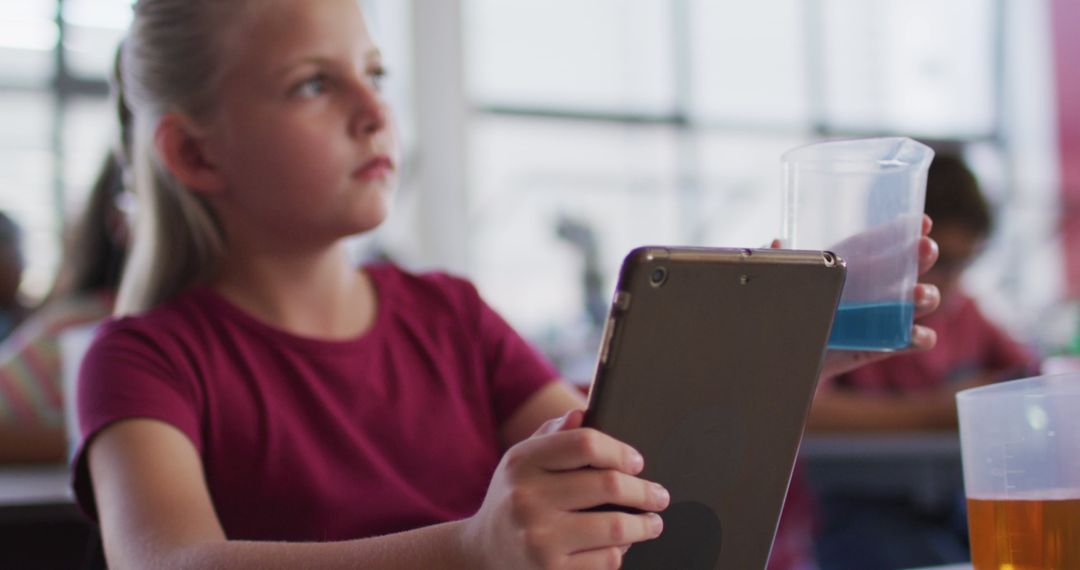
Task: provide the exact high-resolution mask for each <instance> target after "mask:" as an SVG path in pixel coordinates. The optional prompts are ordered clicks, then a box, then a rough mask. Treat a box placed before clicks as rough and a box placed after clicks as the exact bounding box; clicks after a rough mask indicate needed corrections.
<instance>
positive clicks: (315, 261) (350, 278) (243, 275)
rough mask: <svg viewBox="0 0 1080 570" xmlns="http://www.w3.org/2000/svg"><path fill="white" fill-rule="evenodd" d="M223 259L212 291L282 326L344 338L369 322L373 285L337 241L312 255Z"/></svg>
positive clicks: (372, 312) (364, 328) (362, 329)
mask: <svg viewBox="0 0 1080 570" xmlns="http://www.w3.org/2000/svg"><path fill="white" fill-rule="evenodd" d="M223 261H224V262H223V264H222V268H223V269H222V271H221V273H220V275H219V277H218V279H216V280H215V282H214V283H213V284H212V287H213V289H214V290H216V291H217V292H218V293H219V294H221V295H222V296H223V297H225V298H226V299H228V300H229V301H230V302H232V303H233V304H235V305H236V306H238V307H240V308H241V309H243V310H245V311H247V312H248V313H250V314H252V315H253V316H255V317H257V318H258V319H260V320H262V321H264V322H266V323H268V324H270V325H272V326H275V327H277V328H280V329H282V330H285V331H288V332H290V333H294V334H297V335H301V336H308V337H313V338H323V339H347V338H355V337H357V336H359V335H361V334H363V333H364V332H365V331H367V330H368V329H369V328H371V326H372V324H373V323H374V321H375V313H376V304H377V300H376V299H377V298H376V294H375V288H374V286H373V285H372V283H371V282H370V279H369V278H368V277H367V275H366V274H365V273H364V272H362V271H360V270H358V269H357V268H356V267H355V266H354V265H353V264H352V263H351V262H350V261H349V258H348V255H347V253H346V251H345V248H344V247H343V246H342V245H340V244H339V245H337V246H335V247H333V248H331V249H328V250H326V251H323V252H321V253H319V254H317V255H310V254H305V255H301V254H291V255H268V254H252V255H236V254H233V255H226V257H225V259H224V260H223Z"/></svg>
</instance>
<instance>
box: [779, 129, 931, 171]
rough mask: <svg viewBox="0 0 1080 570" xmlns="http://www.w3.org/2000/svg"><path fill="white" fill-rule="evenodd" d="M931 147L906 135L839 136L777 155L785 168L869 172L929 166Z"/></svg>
mask: <svg viewBox="0 0 1080 570" xmlns="http://www.w3.org/2000/svg"><path fill="white" fill-rule="evenodd" d="M933 158H934V150H933V149H932V148H930V147H928V146H926V145H925V144H923V143H921V142H919V141H916V140H914V139H911V138H909V137H870V138H866V137H862V138H838V139H829V140H825V141H818V142H812V143H808V144H804V145H801V146H797V147H795V148H793V149H790V150H788V151H786V152H785V153H784V154H783V155H781V157H780V161H781V162H782V163H783V164H784V166H785V167H790V166H793V165H794V166H797V167H798V168H799V169H803V170H809V169H819V168H826V167H828V168H830V169H835V168H836V167H837V166H839V165H844V166H847V167H849V168H850V167H851V166H854V165H858V166H859V167H861V168H864V169H867V170H868V171H879V170H882V169H884V168H889V167H893V168H908V169H918V168H922V167H925V166H927V165H929V163H930V161H931V160H933Z"/></svg>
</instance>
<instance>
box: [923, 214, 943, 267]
mask: <svg viewBox="0 0 1080 570" xmlns="http://www.w3.org/2000/svg"><path fill="white" fill-rule="evenodd" d="M927 219H929V218H927ZM937 259H938V244H937V242H936V241H934V240H932V239H930V238H929V237H926V236H923V237H922V238H921V239H920V240H919V275H922V274H923V273H926V271H927V270H929V269H930V268H931V267H933V266H934V264H935V263H937Z"/></svg>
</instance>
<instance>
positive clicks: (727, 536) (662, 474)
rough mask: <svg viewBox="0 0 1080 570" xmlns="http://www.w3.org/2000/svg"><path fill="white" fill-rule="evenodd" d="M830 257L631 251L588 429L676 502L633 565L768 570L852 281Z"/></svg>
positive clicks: (630, 558)
mask: <svg viewBox="0 0 1080 570" xmlns="http://www.w3.org/2000/svg"><path fill="white" fill-rule="evenodd" d="M844 274H845V269H844V264H843V262H842V261H840V260H839V259H837V258H836V257H835V256H833V255H832V254H830V253H824V252H798V251H785V250H742V249H703V248H660V247H649V248H640V249H637V250H634V251H633V252H631V253H630V255H629V256H627V258H626V260H625V262H624V264H623V268H622V272H621V273H620V277H619V284H618V287H617V291H616V294H615V298H614V301H613V303H612V308H611V312H610V318H609V322H608V327H607V330H606V331H605V341H604V343H603V344H602V346H601V350H600V359H599V360H600V362H599V364H598V366H597V374H596V377H595V379H594V381H593V386H592V389H591V390H590V395H589V408H588V411H587V413H586V419H585V422H586V425H588V426H591V427H596V428H598V429H600V430H602V431H604V432H607V433H609V434H611V435H613V436H614V437H616V438H618V439H620V440H622V441H625V442H626V443H628V444H630V445H632V446H634V447H635V448H636V449H637V450H639V451H640V452H641V453H642V454H643V455H644V456H645V471H644V472H643V474H642V476H643V477H644V478H646V479H649V480H653V481H658V482H660V483H661V484H663V485H664V486H665V487H666V488H667V489H668V490H669V491H670V492H671V496H672V502H671V506H670V507H669V508H668V509H667V511H665V512H664V513H663V514H662V516H663V518H664V523H665V528H664V533H663V535H662V536H661V537H660V538H659V539H657V540H654V541H649V542H645V543H641V544H638V545H635V546H634V547H633V548H631V549H630V551H629V552H628V553H627V555H626V558H625V560H624V564H623V568H628V569H645V568H650V569H652V568H678V569H680V570H712V569H728V570H746V569H753V568H764V567H765V564H766V562H767V559H768V556H769V549H770V547H771V544H772V540H773V536H774V534H775V531H776V526H777V521H778V519H779V516H780V510H781V507H782V505H783V500H784V496H785V494H786V491H787V486H788V482H789V480H790V476H791V470H792V466H793V464H794V461H795V456H796V453H797V451H798V446H799V442H800V439H801V435H802V432H803V428H804V425H805V421H806V416H807V412H808V410H809V407H810V403H811V400H812V398H813V394H814V390H815V387H816V384H817V379H818V374H819V372H820V369H821V363H822V359H823V357H824V353H825V344H826V341H827V340H828V337H829V329H830V327H831V325H832V319H833V316H834V314H835V311H836V306H837V303H838V301H839V298H840V292H841V288H842V287H843V281H844Z"/></svg>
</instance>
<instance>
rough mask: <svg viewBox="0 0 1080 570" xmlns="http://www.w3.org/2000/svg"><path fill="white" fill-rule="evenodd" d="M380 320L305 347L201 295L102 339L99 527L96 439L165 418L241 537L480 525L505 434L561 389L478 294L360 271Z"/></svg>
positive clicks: (88, 495)
mask: <svg viewBox="0 0 1080 570" xmlns="http://www.w3.org/2000/svg"><path fill="white" fill-rule="evenodd" d="M367 271H368V273H369V274H370V276H371V278H372V280H373V282H374V284H375V287H376V290H377V294H378V299H379V305H378V313H377V316H376V320H375V324H374V326H373V327H372V329H371V330H370V331H368V332H367V333H365V334H364V335H362V336H361V337H359V338H356V339H353V340H344V341H327V340H316V339H312V338H306V337H300V336H296V335H293V334H290V333H287V332H285V331H282V330H280V329H277V328H274V327H271V326H269V325H267V324H264V323H263V322H260V321H258V320H257V319H255V318H254V317H252V316H250V315H248V314H247V313H245V312H244V311H242V310H241V309H239V308H238V307H236V306H234V305H232V304H230V303H229V302H228V301H226V300H225V299H224V298H222V297H220V296H219V295H217V294H216V293H214V292H213V291H211V290H210V289H207V288H197V289H194V290H191V291H189V292H187V293H185V294H183V295H181V296H179V297H177V298H176V299H174V300H172V301H170V302H169V303H167V304H165V305H163V306H161V307H159V308H156V309H154V310H152V311H150V312H148V313H146V314H144V315H140V316H136V317H128V318H123V319H119V320H116V321H113V322H111V323H108V324H107V325H105V326H104V327H103V329H102V331H101V333H100V334H99V336H98V337H97V339H96V340H95V342H94V344H93V345H92V347H91V348H90V351H89V353H88V354H87V356H86V359H85V360H84V362H83V366H82V369H81V373H80V378H79V389H78V409H79V420H80V421H79V423H80V428H81V431H82V434H83V443H82V445H81V446H80V450H79V452H78V455H77V457H76V463H75V467H74V478H73V485H74V488H75V493H76V497H77V500H78V502H79V504H80V506H81V507H82V508H83V510H84V511H86V512H87V513H88V514H89V515H91V516H92V517H95V518H96V507H95V504H94V497H93V489H92V486H91V483H90V475H89V470H88V469H87V465H86V442H88V441H90V440H92V438H93V437H94V435H95V434H97V433H98V432H99V431H101V430H102V429H103V428H105V427H106V426H108V425H109V424H111V423H113V422H116V421H118V420H123V419H128V418H154V419H158V420H161V421H163V422H166V423H168V424H170V425H172V426H175V427H176V428H177V429H179V430H180V431H181V432H183V433H184V434H185V435H187V437H188V438H190V439H191V442H192V443H193V444H194V445H195V448H196V449H197V450H198V453H199V455H200V456H201V458H202V461H203V467H204V472H205V477H206V483H207V487H208V488H209V491H210V496H211V498H212V500H213V503H214V508H215V510H216V512H217V515H218V517H219V519H220V520H221V524H222V526H223V527H224V529H225V533H226V535H227V536H228V537H229V538H230V539H247V540H287V541H329V540H344V539H351V538H361V537H367V536H373V535H378V534H385V533H391V532H396V531H401V530H407V529H412V528H416V527H421V526H425V525H430V524H434V523H438V522H444V521H449V520H455V519H460V518H463V517H467V516H470V515H472V514H473V513H474V512H476V510H477V508H479V506H480V504H481V502H482V501H483V498H484V495H485V492H486V489H487V485H488V482H489V481H490V479H491V475H492V473H493V472H494V469H495V466H496V465H497V464H498V461H499V458H500V456H501V454H502V446H501V445H500V441H499V439H498V429H499V426H500V425H501V424H502V423H503V422H504V421H506V420H507V418H509V417H510V416H511V415H512V414H513V413H514V412H515V410H517V409H518V407H519V406H520V405H521V404H523V403H524V402H525V400H527V399H528V398H529V397H530V396H531V395H532V394H534V393H535V392H536V391H537V390H538V389H539V388H540V387H541V386H543V385H545V384H546V383H548V382H550V381H551V380H553V379H554V378H556V376H557V373H556V371H555V370H554V369H553V368H552V366H551V365H550V364H549V363H547V361H545V360H544V359H543V358H542V357H541V356H540V355H538V354H537V352H536V351H535V350H533V349H532V348H531V347H530V346H529V345H528V344H527V343H526V342H525V341H524V340H522V338H521V337H520V336H518V335H517V334H516V333H515V332H514V331H513V330H512V329H511V328H510V327H509V326H508V325H507V324H506V322H505V321H503V319H501V318H500V317H499V316H498V315H497V314H496V313H495V312H494V311H493V310H492V309H491V308H490V307H488V306H487V305H486V304H485V303H484V302H483V301H482V300H481V299H480V297H479V295H478V294H477V292H476V289H475V288H474V287H473V286H472V285H470V284H469V283H468V282H466V281H464V280H461V279H458V278H454V277H450V276H447V275H445V274H426V275H413V274H409V273H406V272H404V271H402V270H400V269H398V268H396V267H394V266H391V265H379V266H372V267H369V268H367Z"/></svg>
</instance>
